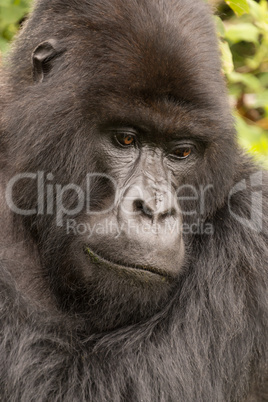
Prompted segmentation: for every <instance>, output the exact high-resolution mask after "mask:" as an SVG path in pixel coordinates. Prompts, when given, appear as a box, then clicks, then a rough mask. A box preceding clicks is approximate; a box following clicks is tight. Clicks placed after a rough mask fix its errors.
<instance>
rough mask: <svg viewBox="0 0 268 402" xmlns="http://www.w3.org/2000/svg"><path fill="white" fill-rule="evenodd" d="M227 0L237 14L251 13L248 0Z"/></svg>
mask: <svg viewBox="0 0 268 402" xmlns="http://www.w3.org/2000/svg"><path fill="white" fill-rule="evenodd" d="M225 2H226V4H228V6H229V7H230V8H231V9H232V10H233V11H234V12H235V13H236V14H237V15H243V14H246V13H249V5H248V2H247V0H225Z"/></svg>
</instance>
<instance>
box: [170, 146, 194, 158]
mask: <svg viewBox="0 0 268 402" xmlns="http://www.w3.org/2000/svg"><path fill="white" fill-rule="evenodd" d="M192 151H193V150H192V148H191V147H189V146H181V147H178V148H176V149H174V150H173V151H172V156H175V158H178V159H186V158H188V157H189V156H190V155H191V154H192Z"/></svg>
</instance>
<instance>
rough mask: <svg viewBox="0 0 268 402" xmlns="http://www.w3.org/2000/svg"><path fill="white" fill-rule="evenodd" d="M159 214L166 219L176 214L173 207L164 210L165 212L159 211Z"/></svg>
mask: <svg viewBox="0 0 268 402" xmlns="http://www.w3.org/2000/svg"><path fill="white" fill-rule="evenodd" d="M159 215H160V218H161V219H162V220H165V219H168V218H170V217H175V216H176V215H177V211H176V209H175V208H170V209H169V210H168V211H165V212H163V213H161V214H159Z"/></svg>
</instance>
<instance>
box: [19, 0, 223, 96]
mask: <svg viewBox="0 0 268 402" xmlns="http://www.w3.org/2000/svg"><path fill="white" fill-rule="evenodd" d="M137 9H138V10H139V12H138V13H137ZM51 19H53V21H54V24H53V26H52V27H51V24H49V20H51ZM36 27H38V28H36ZM48 27H49V28H48ZM33 29H34V31H35V32H34V35H33ZM51 37H54V38H56V39H58V40H61V42H62V45H64V44H65V45H66V48H67V51H68V52H67V57H68V62H69V63H75V65H74V69H73V71H77V66H79V67H80V68H81V67H82V68H83V75H82V77H83V78H84V77H85V75H86V74H87V71H88V80H89V82H90V84H92V82H93V81H94V82H95V84H96V87H98V89H99V91H100V90H101V87H100V84H102V86H104V85H105V82H104V81H105V79H104V78H105V77H103V72H107V73H109V78H108V74H107V79H108V80H109V82H110V83H111V86H112V81H113V80H114V81H116V84H117V85H118V84H120V83H123V82H125V83H127V84H128V87H131V89H132V90H141V91H144V92H146V93H148V92H149V91H150V92H151V94H154V95H157V93H159V92H161V91H162V92H164V93H168V94H170V93H172V95H174V96H175V97H177V98H178V97H179V98H182V99H185V100H191V101H193V100H194V99H195V98H197V99H198V100H200V99H202V100H203V102H205V100H206V101H207V102H209V99H211V98H212V97H213V95H214V97H215V99H217V98H219V99H217V101H218V102H221V100H220V97H217V91H219V88H220V87H222V82H221V80H219V74H218V73H219V70H220V65H219V62H218V57H217V53H218V50H217V47H216V45H215V41H214V27H213V24H212V23H211V20H210V15H209V13H208V8H207V6H206V4H203V1H202V2H201V1H200V4H199V5H198V7H196V1H193V0H165V1H162V0H151V1H148V0H136V1H131V2H129V1H123V0H109V1H108V0H102V1H96V0H92V1H80V2H78V1H75V0H73V1H68V3H67V4H66V2H64V1H63V0H51V1H39V2H37V8H36V11H35V12H34V14H33V16H32V18H31V20H30V21H29V23H28V24H26V26H25V28H24V34H23V35H22V36H21V41H20V42H21V43H20V50H21V52H20V53H21V54H20V58H21V59H22V60H21V61H23V60H25V63H26V62H28V60H29V56H30V55H29V53H31V52H32V51H33V49H34V48H35V47H36V46H37V45H38V44H39V43H40V42H42V41H45V40H47V39H48V38H51ZM26 58H27V59H26ZM26 60H27V61H26ZM126 66H127V68H126ZM20 68H21V70H20V71H17V73H18V74H19V75H20V74H21V75H23V79H22V80H24V79H25V76H26V74H25V72H23V73H22V65H20ZM69 70H70V71H71V69H70V67H69ZM98 72H99V73H100V74H99V76H101V78H100V80H101V81H102V82H101V83H100V82H99V80H98ZM28 76H29V69H28ZM64 76H65V77H66V75H65V74H64ZM118 77H120V81H118ZM29 78H30V77H29ZM200 81H203V82H205V83H206V84H205V85H204V86H200V85H199V84H200ZM160 82H161V85H159V83H160ZM83 85H85V80H83ZM113 86H114V82H113ZM221 98H222V97H221ZM215 99H214V101H213V102H215ZM213 102H212V103H213Z"/></svg>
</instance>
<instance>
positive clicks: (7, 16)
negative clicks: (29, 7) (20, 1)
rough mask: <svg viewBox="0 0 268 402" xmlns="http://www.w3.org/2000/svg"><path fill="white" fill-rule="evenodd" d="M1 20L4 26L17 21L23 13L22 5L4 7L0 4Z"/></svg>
mask: <svg viewBox="0 0 268 402" xmlns="http://www.w3.org/2000/svg"><path fill="white" fill-rule="evenodd" d="M0 15H1V20H2V21H3V22H4V24H5V26H7V25H10V24H15V23H17V22H18V21H19V20H20V19H21V18H22V17H24V15H25V8H24V7H19V6H18V7H15V6H13V7H5V6H2V5H1V6H0Z"/></svg>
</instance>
